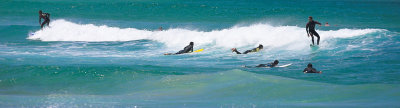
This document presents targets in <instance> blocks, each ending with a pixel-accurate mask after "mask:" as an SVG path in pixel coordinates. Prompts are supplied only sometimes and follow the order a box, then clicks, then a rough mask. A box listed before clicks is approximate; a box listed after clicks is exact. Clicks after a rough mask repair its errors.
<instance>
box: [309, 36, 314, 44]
mask: <svg viewBox="0 0 400 108" xmlns="http://www.w3.org/2000/svg"><path fill="white" fill-rule="evenodd" d="M310 35H311V41H312V45H314V35H313V33H311V34H310Z"/></svg>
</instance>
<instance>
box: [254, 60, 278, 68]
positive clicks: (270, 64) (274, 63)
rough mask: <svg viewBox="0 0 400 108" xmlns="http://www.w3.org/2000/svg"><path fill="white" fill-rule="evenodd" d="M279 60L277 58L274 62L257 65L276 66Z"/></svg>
mask: <svg viewBox="0 0 400 108" xmlns="http://www.w3.org/2000/svg"><path fill="white" fill-rule="evenodd" d="M278 63H279V61H278V60H275V61H274V62H271V63H267V64H259V65H257V66H256V67H275V66H276V65H278Z"/></svg>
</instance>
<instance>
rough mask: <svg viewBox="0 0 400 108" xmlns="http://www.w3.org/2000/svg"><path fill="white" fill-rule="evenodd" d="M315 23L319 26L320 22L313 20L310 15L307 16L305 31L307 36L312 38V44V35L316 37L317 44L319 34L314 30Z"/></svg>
mask: <svg viewBox="0 0 400 108" xmlns="http://www.w3.org/2000/svg"><path fill="white" fill-rule="evenodd" d="M315 24H318V25H320V26H321V23H319V22H318V21H314V20H313V18H312V16H309V17H308V23H307V25H306V31H307V36H308V37H310V36H311V39H312V45H314V36H316V37H317V38H318V40H317V45H319V34H318V33H317V32H316V31H315Z"/></svg>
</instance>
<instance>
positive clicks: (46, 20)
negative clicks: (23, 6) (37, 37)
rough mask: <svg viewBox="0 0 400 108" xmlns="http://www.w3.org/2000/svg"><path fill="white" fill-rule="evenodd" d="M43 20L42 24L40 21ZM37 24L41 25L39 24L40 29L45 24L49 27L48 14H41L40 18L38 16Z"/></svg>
mask: <svg viewBox="0 0 400 108" xmlns="http://www.w3.org/2000/svg"><path fill="white" fill-rule="evenodd" d="M42 18H43V19H44V21H43V23H41V22H42V21H41V19H42ZM39 23H41V24H40V28H43V26H44V25H45V24H47V26H49V23H50V14H49V13H42V14H41V15H40V16H39Z"/></svg>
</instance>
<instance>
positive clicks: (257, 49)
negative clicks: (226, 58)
mask: <svg viewBox="0 0 400 108" xmlns="http://www.w3.org/2000/svg"><path fill="white" fill-rule="evenodd" d="M258 51H260V48H253V49H251V50H247V51H245V52H244V53H240V52H239V51H237V50H234V52H236V54H247V53H249V52H258Z"/></svg>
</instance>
